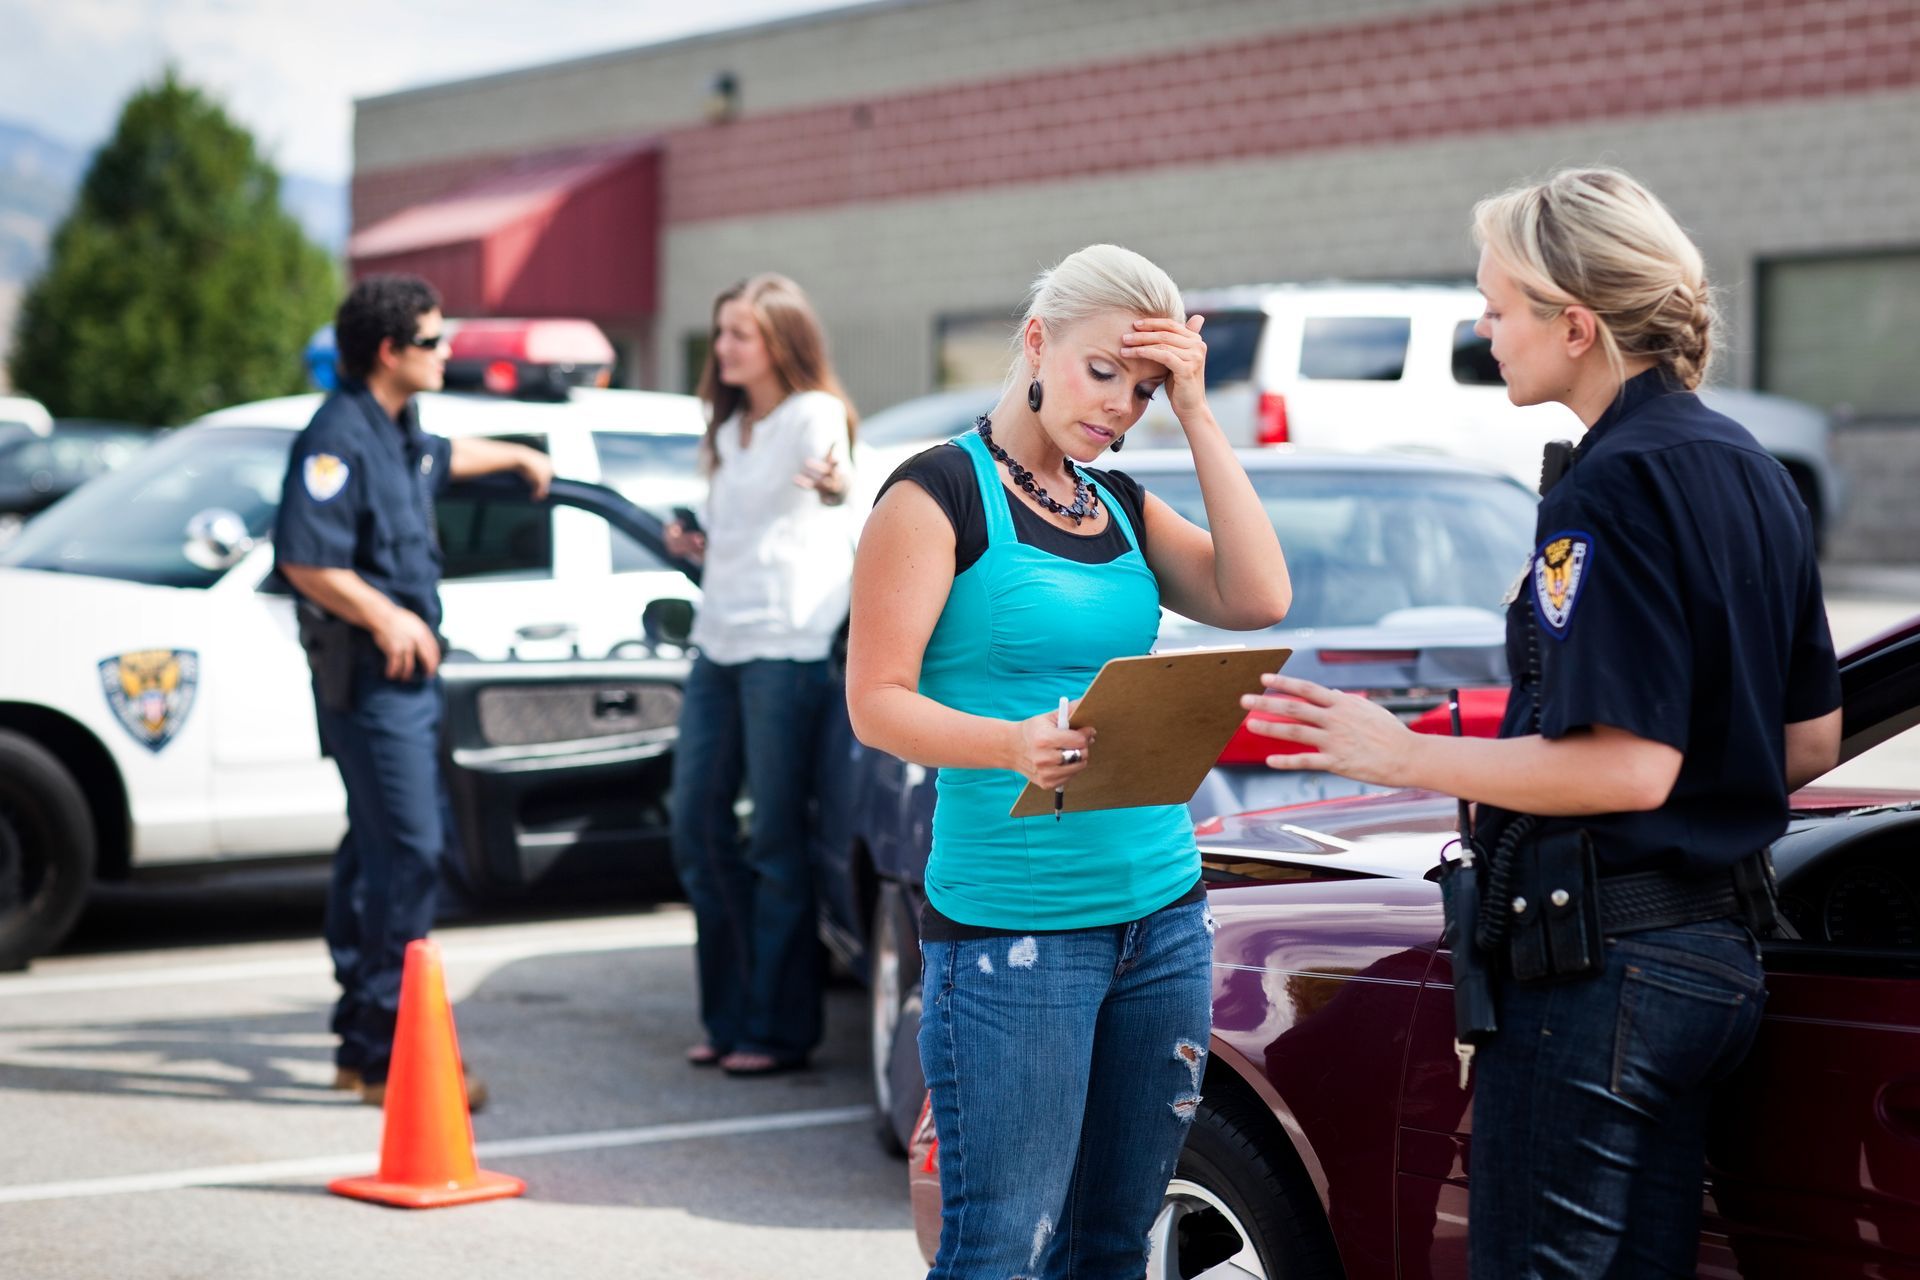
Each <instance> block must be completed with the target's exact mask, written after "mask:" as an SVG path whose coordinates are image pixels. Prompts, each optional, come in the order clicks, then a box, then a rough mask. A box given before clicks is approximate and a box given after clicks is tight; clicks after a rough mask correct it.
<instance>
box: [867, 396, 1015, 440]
mask: <svg viewBox="0 0 1920 1280" xmlns="http://www.w3.org/2000/svg"><path fill="white" fill-rule="evenodd" d="M999 396H1000V392H999V389H998V388H996V387H971V388H969V389H967V390H965V391H944V392H941V393H939V394H938V395H931V396H920V397H919V398H917V399H914V400H908V401H906V402H904V403H902V404H897V405H894V406H893V407H892V408H890V409H884V410H882V411H881V412H879V413H876V414H874V415H873V416H872V417H871V418H868V419H866V420H865V421H863V422H862V423H861V424H860V429H859V430H858V432H856V433H855V437H854V442H855V447H858V446H859V445H863V444H871V445H892V444H912V443H914V442H915V441H918V440H950V439H952V438H953V437H954V436H957V435H960V434H961V433H962V432H964V431H966V429H967V428H968V427H971V426H972V425H973V421H974V419H975V418H978V417H979V416H980V415H981V414H983V413H986V412H987V411H988V410H990V409H992V408H993V405H994V402H995V401H996V400H997V399H999Z"/></svg>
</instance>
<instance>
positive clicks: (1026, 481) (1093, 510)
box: [973, 413, 1100, 524]
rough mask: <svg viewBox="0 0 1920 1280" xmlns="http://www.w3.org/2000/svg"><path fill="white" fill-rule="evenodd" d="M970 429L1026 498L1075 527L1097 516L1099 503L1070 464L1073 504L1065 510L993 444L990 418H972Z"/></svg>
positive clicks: (1083, 477)
mask: <svg viewBox="0 0 1920 1280" xmlns="http://www.w3.org/2000/svg"><path fill="white" fill-rule="evenodd" d="M973 429H974V430H975V431H977V432H979V433H980V439H981V440H982V441H984V442H985V443H986V446H987V452H988V453H990V454H992V455H993V460H994V461H995V462H998V463H999V464H1000V465H1001V466H1003V467H1005V468H1006V469H1007V473H1008V474H1009V475H1011V476H1012V477H1013V482H1014V483H1015V484H1017V485H1019V486H1020V487H1021V489H1023V490H1025V492H1026V494H1027V496H1028V497H1030V498H1032V499H1033V500H1034V501H1035V502H1037V503H1039V504H1040V505H1041V506H1043V507H1045V508H1046V509H1047V510H1049V511H1051V512H1053V513H1054V514H1055V515H1057V516H1065V517H1067V519H1069V520H1071V521H1073V522H1074V523H1075V524H1079V523H1080V522H1081V521H1082V520H1084V519H1086V518H1087V517H1088V516H1092V515H1097V514H1098V513H1099V511H1100V500H1099V499H1098V498H1096V497H1095V496H1094V493H1093V488H1092V486H1091V485H1089V484H1088V483H1087V480H1086V477H1085V476H1083V475H1081V474H1080V473H1079V472H1078V471H1076V470H1074V466H1073V464H1072V463H1071V462H1069V463H1067V474H1068V475H1070V476H1072V477H1073V505H1072V506H1070V507H1069V506H1064V505H1062V504H1061V503H1059V502H1056V501H1054V500H1053V499H1052V498H1049V497H1048V496H1047V491H1046V490H1045V489H1042V488H1039V487H1038V486H1036V485H1035V484H1034V483H1033V472H1031V471H1029V470H1027V469H1026V468H1025V467H1023V466H1021V465H1020V464H1019V463H1017V462H1015V461H1014V460H1013V457H1012V455H1011V454H1009V453H1008V452H1007V451H1006V450H1005V449H1002V448H1001V447H1000V446H999V445H997V444H995V443H994V442H993V420H992V419H991V418H989V417H987V415H986V414H984V413H983V414H981V415H980V416H979V417H978V418H976V419H974V423H973Z"/></svg>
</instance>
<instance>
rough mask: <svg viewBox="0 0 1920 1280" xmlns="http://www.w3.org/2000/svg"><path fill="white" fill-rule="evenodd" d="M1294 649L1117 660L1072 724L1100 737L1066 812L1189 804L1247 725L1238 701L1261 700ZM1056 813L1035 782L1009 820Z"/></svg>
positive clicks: (1071, 786)
mask: <svg viewBox="0 0 1920 1280" xmlns="http://www.w3.org/2000/svg"><path fill="white" fill-rule="evenodd" d="M1292 656H1293V650H1291V649H1238V648H1234V649H1189V650H1186V651H1184V652H1175V653H1152V654H1147V655H1145V656H1144V657H1138V658H1114V659H1112V660H1111V661H1109V662H1108V663H1107V664H1106V665H1105V666H1103V667H1101V668H1100V673H1099V674H1098V675H1096V676H1095V677H1094V680H1093V684H1092V685H1090V686H1089V687H1088V689H1087V692H1086V696H1085V697H1083V698H1082V699H1081V701H1080V705H1079V706H1077V707H1075V708H1074V711H1073V718H1072V720H1071V721H1070V722H1069V723H1071V724H1072V725H1073V727H1074V728H1076V729H1078V728H1082V727H1084V726H1086V725H1092V726H1093V727H1094V728H1096V729H1098V730H1099V731H1100V741H1099V744H1098V745H1096V746H1095V747H1094V749H1093V759H1092V760H1091V761H1090V762H1089V763H1088V765H1087V767H1086V768H1085V769H1082V770H1081V771H1080V772H1079V773H1078V774H1076V775H1074V778H1073V781H1071V782H1069V783H1068V784H1067V789H1066V793H1065V804H1064V805H1063V806H1062V808H1063V809H1064V811H1065V812H1067V813H1084V812H1087V811H1089V810H1092V809H1128V808H1132V807H1134V806H1136V805H1149V804H1185V803H1186V802H1187V801H1189V800H1191V799H1193V793H1194V792H1195V791H1198V790H1199V789H1200V783H1201V781H1202V780H1203V779H1204V778H1205V777H1206V776H1207V770H1209V769H1211V768H1213V764H1214V761H1216V760H1218V759H1219V758H1220V753H1221V752H1222V751H1223V750H1225V749H1226V746H1227V743H1228V742H1229V741H1230V740H1231V739H1232V738H1233V732H1234V730H1235V729H1237V728H1239V727H1240V722H1241V721H1242V720H1244V719H1245V718H1246V714H1247V713H1246V711H1245V709H1244V708H1242V707H1241V705H1240V695H1241V694H1244V693H1260V692H1262V689H1261V685H1260V676H1261V673H1262V672H1267V671H1278V670H1279V669H1280V668H1281V666H1282V665H1284V664H1285V662H1286V660H1287V659H1288V658H1291V657H1292ZM1052 812H1053V792H1052V791H1051V790H1048V789H1047V788H1045V787H1036V786H1034V785H1033V784H1032V783H1031V782H1029V783H1028V784H1027V785H1026V786H1025V787H1024V788H1022V789H1021V792H1020V798H1019V799H1017V800H1015V801H1014V802H1013V809H1012V811H1011V813H1010V814H1009V815H1008V816H1010V817H1014V818H1039V817H1045V816H1047V815H1049V814H1051V813H1052Z"/></svg>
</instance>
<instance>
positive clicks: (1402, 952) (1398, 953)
mask: <svg viewBox="0 0 1920 1280" xmlns="http://www.w3.org/2000/svg"><path fill="white" fill-rule="evenodd" d="M1841 672H1842V680H1843V684H1844V687H1845V696H1846V714H1845V725H1846V727H1845V737H1844V741H1843V746H1842V758H1843V759H1851V758H1852V757H1854V756H1855V755H1858V754H1859V753H1860V752H1862V751H1864V750H1866V749H1867V748H1870V747H1873V746H1876V745H1878V744H1879V743H1881V742H1883V741H1885V740H1886V739H1887V738H1890V737H1892V736H1894V735H1895V734H1898V733H1900V732H1901V731H1903V730H1905V729H1907V728H1910V727H1911V726H1913V725H1914V724H1915V723H1920V618H1915V619H1912V620H1911V621H1909V622H1908V623H1906V624H1905V625H1903V626H1902V627H1899V628H1896V629H1895V630H1893V631H1891V632H1888V633H1887V634H1885V635H1883V636H1880V637H1878V638H1876V639H1875V640H1872V641H1869V642H1868V643H1866V644H1865V645H1862V646H1860V647H1859V648H1857V649H1855V650H1852V651H1851V652H1849V653H1848V654H1846V655H1845V657H1844V658H1843V659H1842V663H1841ZM1914 784H1915V790H1912V791H1859V790H1853V791H1844V790H1838V789H1831V788H1826V789H1823V788H1818V787H1815V788H1808V789H1807V790H1805V791H1802V792H1800V793H1799V794H1797V795H1796V796H1795V797H1794V816H1793V821H1792V824H1791V826H1790V827H1789V829H1788V831H1787V833H1786V834H1785V835H1784V836H1782V837H1781V838H1780V839H1779V840H1778V841H1777V842H1776V843H1775V844H1774V846H1773V857H1774V864H1775V867H1776V869H1777V871H1778V873H1779V878H1780V886H1781V894H1782V907H1783V912H1784V915H1785V917H1786V921H1787V924H1786V926H1785V927H1784V928H1783V930H1782V931H1781V933H1782V936H1779V937H1774V938H1770V939H1767V940H1765V942H1764V947H1763V950H1764V955H1765V963H1766V968H1767V988H1768V1000H1767V1009H1766V1015H1765V1018H1764V1021H1763V1023H1762V1026H1761V1030H1760V1034H1759V1038H1758V1040H1757V1041H1756V1043H1755V1046H1754V1050H1753V1053H1752V1055H1751V1056H1750V1057H1749V1058H1748V1060H1747V1062H1746V1063H1745V1065H1744V1066H1743V1067H1742V1068H1741V1069H1740V1071H1739V1072H1738V1073H1737V1074H1736V1075H1735V1076H1734V1077H1733V1078H1732V1079H1731V1080H1730V1081H1729V1082H1728V1084H1727V1085H1726V1086H1725V1087H1724V1089H1723V1090H1722V1093H1721V1096H1720V1099H1719V1103H1718V1107H1717V1110H1716V1112H1715V1115H1714V1119H1713V1123H1712V1127H1711V1129H1710V1131H1709V1137H1708V1144H1707V1164H1708V1168H1707V1179H1706V1183H1705V1185H1704V1187H1703V1195H1704V1196H1705V1215H1704V1219H1703V1225H1702V1231H1701V1237H1700V1257H1699V1274H1700V1275H1702V1276H1714V1277H1730V1276H1741V1277H1782V1278H1784V1277H1793V1278H1794V1280H1805V1278H1807V1277H1820V1278H1821V1280H1829V1278H1832V1280H1838V1278H1840V1277H1863V1278H1864V1277H1889V1276H1920V857H1916V856H1915V854H1916V852H1917V851H1920V777H1916V778H1915V779H1914ZM1454 815H1455V804H1454V801H1452V800H1451V799H1449V798H1447V797H1444V796H1439V795H1434V794H1430V793H1422V792H1393V793H1388V794H1385V795H1374V796H1363V797H1357V798H1353V799H1344V800H1330V801H1323V802H1320V803H1317V804H1306V805H1296V806H1293V807H1290V808H1284V809H1275V810H1269V811H1266V812H1261V813H1252V814H1245V815H1241V816H1239V817H1236V818H1230V819H1226V820H1225V821H1222V822H1218V823H1209V824H1207V825H1206V826H1205V827H1203V828H1202V830H1201V833H1200V834H1201V841H1200V843H1201V848H1202V850H1203V851H1204V853H1205V857H1206V863H1207V879H1208V882H1209V891H1208V897H1209V901H1210V902H1211V904H1212V907H1213V913H1214V917H1215V919H1216V920H1217V921H1218V922H1219V926H1220V927H1219V932H1218V934H1217V935H1216V937H1215V939H1214V947H1215V954H1214V995H1213V1015H1214V1033H1213V1043H1212V1058H1211V1060H1210V1062H1209V1064H1208V1069H1207V1074H1206V1079H1205V1082H1204V1085H1203V1092H1204V1095H1205V1102H1204V1103H1203V1105H1202V1107H1201V1110H1200V1113H1199V1115H1198V1117H1197V1118H1196V1120H1195V1122H1194V1127H1193V1130H1192V1133H1191V1136H1190V1138H1189V1140H1188V1143H1187V1148H1186V1151H1185V1153H1184V1154H1183V1156H1182V1157H1181V1161H1180V1165H1179V1168H1178V1172H1177V1174H1176V1176H1175V1178H1174V1181H1173V1183H1172V1184H1171V1185H1170V1186H1169V1187H1168V1189H1167V1198H1166V1204H1165V1208H1164V1209H1163V1211H1162V1213H1161V1215H1160V1218H1159V1220H1158V1222H1157V1223H1156V1225H1155V1232H1154V1252H1153V1259H1152V1264H1151V1266H1150V1268H1149V1275H1150V1277H1152V1278H1153V1280H1162V1277H1179V1276H1189V1277H1192V1276H1206V1277H1211V1278H1214V1280H1225V1278H1227V1277H1244V1276H1258V1277H1281V1276H1285V1277H1288V1278H1289V1280H1292V1278H1294V1277H1303V1276H1312V1277H1320V1276H1330V1277H1331V1276H1346V1277H1348V1278H1349V1280H1385V1278H1387V1277H1405V1278H1407V1280H1424V1278H1426V1277H1454V1276H1465V1275H1466V1274H1467V1265H1466V1223H1467V1193H1468V1186H1469V1182H1470V1176H1471V1172H1472V1144H1473V1111H1472V1107H1471V1105H1470V1103H1471V1090H1470V1089H1469V1090H1462V1089H1461V1088H1460V1086H1459V1081H1458V1066H1457V1063H1456V1061H1455V1059H1454V1054H1453V1044H1452V1036H1453V1024H1452V1004H1451V1000H1452V987H1451V984H1450V967H1449V959H1448V955H1447V952H1446V950H1445V949H1444V948H1443V947H1442V945H1441V942H1440V932H1441V920H1440V898H1439V893H1438V890H1437V889H1436V888H1435V887H1434V884H1433V882H1432V879H1431V873H1432V871H1433V869H1434V867H1435V865H1436V861H1437V858H1438V855H1439V851H1440V848H1441V846H1442V845H1444V844H1445V843H1446V841H1447V840H1448V839H1450V838H1451V836H1452V833H1453V822H1454ZM931 1128H932V1126H931V1124H929V1123H927V1122H926V1121H925V1120H924V1118H923V1122H922V1124H921V1125H920V1127H919V1130H918V1132H917V1133H916V1137H915V1143H914V1148H913V1151H912V1153H911V1155H910V1159H909V1164H908V1168H909V1171H910V1176H911V1177H912V1179H913V1181H914V1184H915V1185H914V1208H915V1220H916V1225H917V1226H918V1227H919V1229H920V1233H921V1241H922V1244H923V1247H926V1248H928V1249H929V1250H930V1247H931V1243H932V1242H933V1241H934V1240H936V1239H937V1236H938V1231H939V1196H938V1188H937V1179H938V1176H939V1175H938V1152H937V1148H936V1147H935V1146H934V1144H933V1142H932V1134H931Z"/></svg>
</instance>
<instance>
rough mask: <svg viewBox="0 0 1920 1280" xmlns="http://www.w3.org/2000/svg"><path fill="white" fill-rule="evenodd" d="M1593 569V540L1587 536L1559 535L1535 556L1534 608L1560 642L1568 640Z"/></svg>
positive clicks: (1580, 534) (1552, 538)
mask: <svg viewBox="0 0 1920 1280" xmlns="http://www.w3.org/2000/svg"><path fill="white" fill-rule="evenodd" d="M1592 568H1593V537H1592V535H1591V534H1585V533H1575V532H1566V533H1556V534H1554V535H1553V536H1552V537H1551V538H1548V539H1547V540H1546V541H1545V542H1543V543H1541V544H1540V550H1538V551H1537V552H1535V553H1534V556H1533V605H1534V610H1535V612H1536V613H1538V615H1539V618H1540V625H1541V626H1542V627H1544V628H1545V629H1546V632H1547V634H1548V635H1550V636H1552V637H1553V638H1554V639H1556V640H1564V639H1565V638H1566V635H1567V628H1568V627H1569V626H1570V625H1571V624H1572V622H1573V607H1574V605H1576V604H1578V603H1579V602H1580V588H1581V587H1582V586H1584V585H1585V584H1586V581H1587V574H1588V573H1589V572H1590V571H1591V570H1592Z"/></svg>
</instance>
